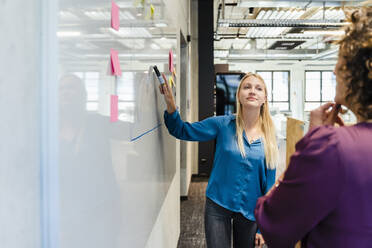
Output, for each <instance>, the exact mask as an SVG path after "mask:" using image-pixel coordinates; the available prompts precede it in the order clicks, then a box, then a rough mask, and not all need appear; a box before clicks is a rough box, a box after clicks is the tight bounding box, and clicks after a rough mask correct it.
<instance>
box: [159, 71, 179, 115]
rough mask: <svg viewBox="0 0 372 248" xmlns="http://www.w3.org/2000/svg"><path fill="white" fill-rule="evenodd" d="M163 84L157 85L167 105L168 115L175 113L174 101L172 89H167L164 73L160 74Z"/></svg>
mask: <svg viewBox="0 0 372 248" xmlns="http://www.w3.org/2000/svg"><path fill="white" fill-rule="evenodd" d="M161 75H162V77H163V79H164V83H163V84H161V85H159V90H160V93H161V94H162V95H164V100H165V103H166V104H167V112H168V114H172V113H173V112H174V111H176V109H177V107H176V101H175V100H174V96H173V92H172V89H171V88H170V87H169V84H168V81H167V78H166V77H165V75H164V73H162V74H161Z"/></svg>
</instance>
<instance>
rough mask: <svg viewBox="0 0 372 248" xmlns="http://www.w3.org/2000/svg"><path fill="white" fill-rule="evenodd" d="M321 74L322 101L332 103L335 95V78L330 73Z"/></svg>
mask: <svg viewBox="0 0 372 248" xmlns="http://www.w3.org/2000/svg"><path fill="white" fill-rule="evenodd" d="M322 74H323V75H322V101H325V102H328V101H333V100H334V97H335V94H336V77H335V75H334V74H333V72H331V71H324V72H322Z"/></svg>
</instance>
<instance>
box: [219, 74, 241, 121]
mask: <svg viewBox="0 0 372 248" xmlns="http://www.w3.org/2000/svg"><path fill="white" fill-rule="evenodd" d="M243 76H244V73H217V75H216V115H228V114H233V113H235V111H236V106H235V94H236V91H237V89H238V86H239V83H240V80H241V79H242V78H243Z"/></svg>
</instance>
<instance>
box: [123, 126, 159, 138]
mask: <svg viewBox="0 0 372 248" xmlns="http://www.w3.org/2000/svg"><path fill="white" fill-rule="evenodd" d="M161 125H162V124H159V125H157V126H156V127H154V128H152V129H150V130H148V131H146V132H144V133H143V134H141V135H139V136H137V137H135V138H133V139H131V140H130V141H131V142H133V141H136V140H137V139H139V138H141V137H142V136H143V135H146V134H148V133H150V132H152V131H154V130H155V129H157V128H159V127H161Z"/></svg>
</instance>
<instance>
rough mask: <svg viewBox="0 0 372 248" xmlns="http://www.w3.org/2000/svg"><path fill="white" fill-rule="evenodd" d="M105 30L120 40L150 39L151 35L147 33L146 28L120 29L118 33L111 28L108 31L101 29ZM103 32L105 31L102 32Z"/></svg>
mask: <svg viewBox="0 0 372 248" xmlns="http://www.w3.org/2000/svg"><path fill="white" fill-rule="evenodd" d="M103 30H106V32H107V31H108V32H110V33H112V34H114V35H117V36H119V37H121V38H151V37H152V35H151V33H150V32H149V31H147V29H146V28H126V27H121V28H120V29H119V31H116V30H113V29H111V28H109V29H103ZM104 32H105V31H104Z"/></svg>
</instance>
